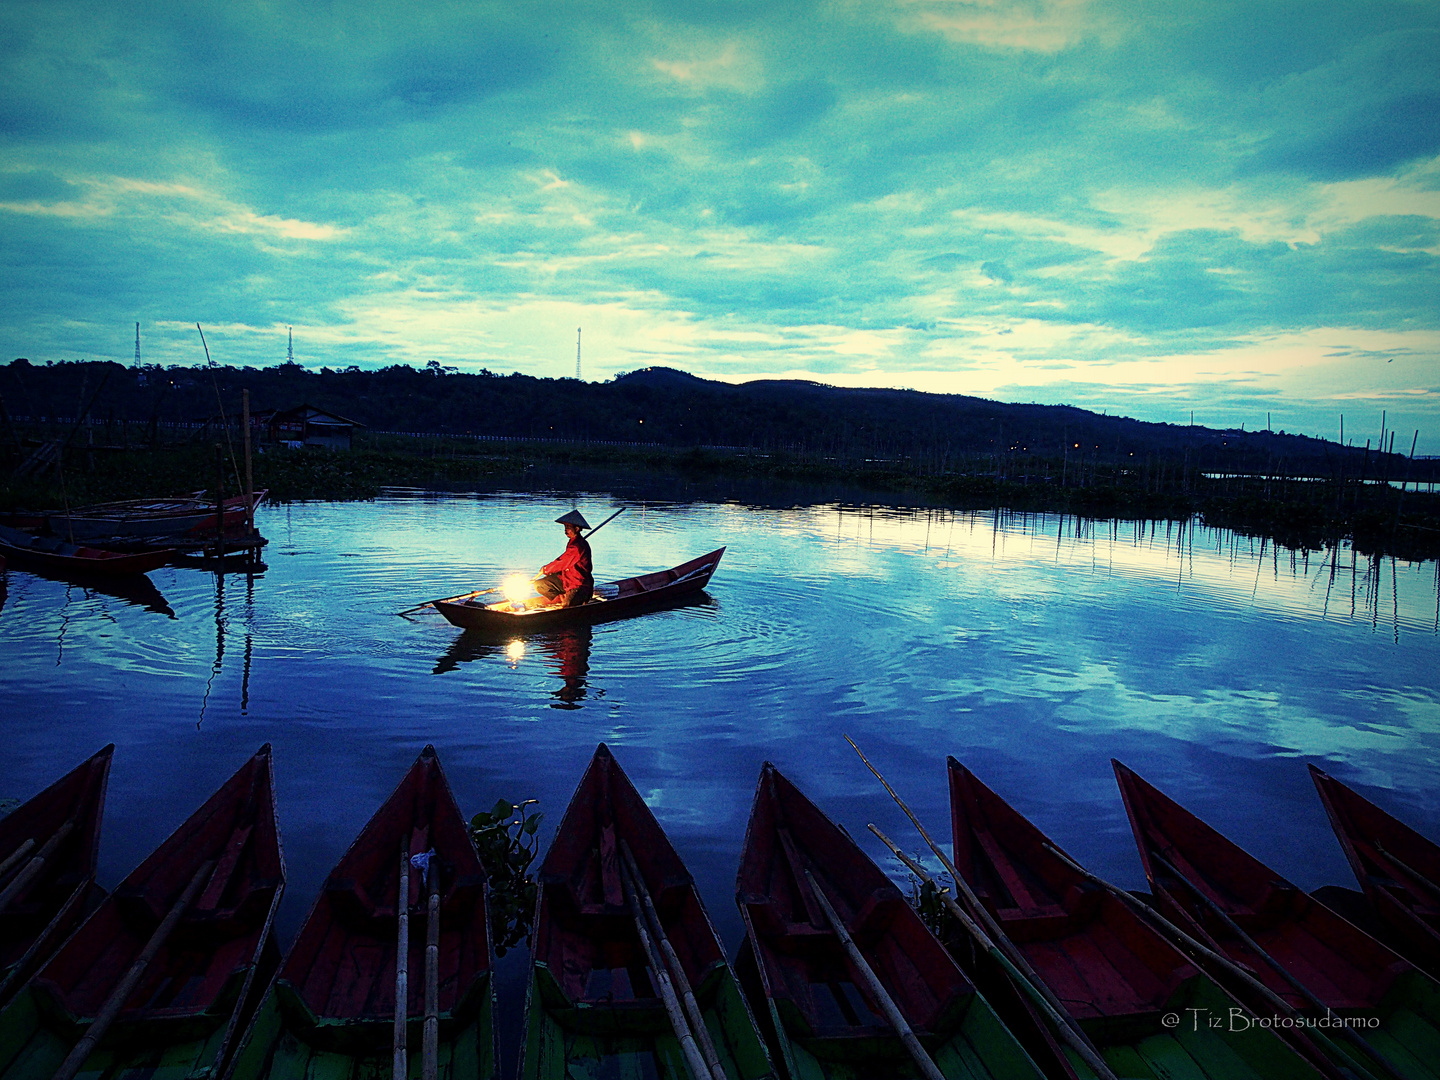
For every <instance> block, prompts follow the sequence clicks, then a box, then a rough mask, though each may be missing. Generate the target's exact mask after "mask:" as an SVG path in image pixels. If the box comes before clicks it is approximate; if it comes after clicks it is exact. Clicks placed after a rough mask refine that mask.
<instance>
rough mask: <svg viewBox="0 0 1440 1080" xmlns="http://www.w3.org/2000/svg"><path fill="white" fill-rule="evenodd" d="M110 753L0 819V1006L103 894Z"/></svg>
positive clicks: (81, 766)
mask: <svg viewBox="0 0 1440 1080" xmlns="http://www.w3.org/2000/svg"><path fill="white" fill-rule="evenodd" d="M114 752H115V746H114V744H113V743H112V744H111V745H109V746H107V747H105V748H104V749H103V750H101V751H100V752H99V753H97V754H96V755H95V756H94V757H91V758H90V759H89V760H87V761H83V762H81V763H80V764H79V765H77V766H76V767H75V768H74V769H72V770H70V772H68V773H66V774H65V775H64V776H62V777H61V778H60V779H59V780H56V781H55V782H54V783H53V784H51V785H50V786H49V787H47V788H46V789H45V790H44V791H42V792H40V794H38V795H36V796H35V797H34V798H32V799H31V800H30V801H29V802H27V803H25V804H24V805H23V806H20V807H18V808H17V809H15V810H14V811H12V812H11V813H10V814H9V815H8V816H6V817H5V818H4V819H3V820H0V864H3V865H4V866H6V867H7V869H6V870H5V872H4V873H3V874H0V890H3V891H0V974H3V980H4V981H3V983H0V1004H3V1003H4V1002H6V1001H8V1000H9V999H10V998H11V997H12V996H13V995H14V993H15V992H16V991H18V990H19V989H20V988H21V987H22V986H23V985H24V984H25V981H26V980H27V979H28V978H29V977H30V976H31V975H32V974H34V972H35V970H36V968H38V967H39V965H41V964H43V963H44V962H45V961H46V960H48V959H49V958H50V954H51V953H52V952H53V951H54V950H55V949H56V948H57V947H58V946H59V945H60V943H61V942H63V941H64V940H65V938H66V937H68V936H69V934H70V931H72V930H74V929H75V927H76V926H78V925H79V923H80V920H81V919H83V918H84V917H85V916H86V915H88V914H89V913H90V911H91V910H93V908H94V906H95V904H97V903H99V901H100V899H101V898H103V897H104V895H105V890H104V889H102V888H100V887H99V886H98V885H96V884H95V861H96V857H97V856H98V854H99V850H100V821H101V818H102V817H103V816H104V812H105V789H106V786H107V785H108V783H109V780H110V759H111V757H112V756H113V755H114ZM62 830H63V832H62Z"/></svg>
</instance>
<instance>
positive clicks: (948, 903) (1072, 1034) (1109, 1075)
mask: <svg viewBox="0 0 1440 1080" xmlns="http://www.w3.org/2000/svg"><path fill="white" fill-rule="evenodd" d="M869 828H870V831H871V832H872V833H874V834H875V835H876V836H877V837H879V838H880V842H881V843H882V844H884V845H885V846H886V847H887V848H889V849H890V850H891V852H892V853H893V854H894V855H895V857H896V858H898V859H899V860H900V861H901V862H903V863H904V864H905V866H906V868H907V869H908V870H909V871H910V872H911V873H912V874H914V875H915V876H916V877H918V878H919V879H920V880H921V881H927V882H929V883H930V885H931V887H932V888H934V890H935V893H936V895H937V896H939V897H940V899H941V900H942V901H943V902H944V904H945V907H946V909H947V910H948V911H949V912H950V914H951V915H953V916H955V919H956V921H957V922H959V923H960V925H961V926H963V927H964V928H965V929H966V931H967V932H968V933H969V934H970V936H971V937H972V938H974V939H975V941H976V942H977V943H978V944H979V946H980V947H981V948H982V949H984V950H985V952H986V953H988V954H989V955H990V956H991V957H992V958H993V959H994V960H995V962H996V963H998V964H999V965H1000V966H1001V967H1002V968H1004V969H1005V974H1006V976H1007V977H1008V978H1009V979H1010V981H1011V982H1012V983H1014V984H1015V986H1016V987H1017V988H1019V989H1020V990H1021V992H1023V993H1024V994H1025V996H1026V997H1028V998H1029V999H1030V1002H1031V1003H1032V1004H1033V1005H1034V1006H1035V1007H1036V1008H1038V1009H1039V1010H1040V1011H1041V1012H1042V1013H1043V1014H1044V1015H1045V1019H1046V1021H1047V1022H1048V1023H1049V1024H1050V1026H1051V1027H1052V1028H1053V1029H1054V1030H1055V1034H1057V1035H1058V1036H1060V1038H1061V1040H1062V1041H1063V1042H1064V1043H1065V1044H1066V1045H1067V1046H1069V1047H1070V1049H1072V1050H1074V1051H1075V1053H1077V1054H1079V1055H1080V1058H1081V1060H1083V1061H1084V1062H1085V1064H1086V1065H1089V1066H1090V1068H1091V1069H1092V1070H1093V1071H1094V1072H1095V1075H1096V1076H1097V1077H1099V1078H1100V1080H1117V1077H1116V1076H1115V1073H1114V1072H1113V1071H1112V1070H1111V1068H1110V1066H1109V1065H1108V1064H1107V1063H1106V1061H1105V1059H1104V1058H1103V1057H1101V1056H1100V1054H1099V1052H1098V1051H1097V1050H1096V1048H1095V1045H1094V1044H1093V1043H1091V1042H1090V1040H1089V1038H1088V1037H1087V1036H1086V1035H1085V1034H1084V1033H1083V1032H1081V1031H1079V1030H1078V1025H1077V1023H1076V1021H1075V1018H1074V1017H1073V1016H1071V1015H1070V1014H1069V1012H1056V1010H1055V1008H1054V1006H1052V1005H1051V1004H1050V1002H1049V1001H1048V1000H1047V999H1046V997H1045V995H1044V994H1042V993H1040V991H1039V990H1038V989H1037V988H1036V987H1035V985H1034V984H1033V983H1032V982H1031V981H1030V980H1029V979H1027V978H1026V977H1025V976H1024V975H1023V974H1022V973H1021V971H1020V969H1019V968H1017V967H1016V966H1015V965H1014V964H1012V963H1011V962H1010V958H1009V957H1008V956H1006V955H1005V954H1004V952H1002V951H1001V950H1000V948H999V947H998V946H997V945H996V944H995V943H994V942H993V941H991V940H990V937H989V935H987V934H986V933H985V931H984V930H983V929H981V927H980V925H979V924H978V923H976V922H975V921H974V920H973V919H971V918H970V916H969V915H967V914H966V913H965V911H964V909H963V908H961V907H960V905H959V904H957V903H956V902H955V898H954V897H953V896H951V895H950V894H949V893H948V892H945V891H942V890H941V888H940V885H939V883H938V882H936V880H935V879H934V878H933V877H931V876H930V874H929V873H928V872H927V871H926V870H925V868H924V867H923V866H921V865H920V864H919V863H917V862H916V861H915V860H914V859H912V858H910V857H909V856H908V855H906V854H905V853H904V852H903V851H901V850H900V847H899V845H898V844H896V843H895V842H894V841H893V840H891V839H890V838H889V837H888V836H886V835H885V834H884V833H883V832H881V831H880V829H879V828H878V827H877V826H875V825H871V826H869Z"/></svg>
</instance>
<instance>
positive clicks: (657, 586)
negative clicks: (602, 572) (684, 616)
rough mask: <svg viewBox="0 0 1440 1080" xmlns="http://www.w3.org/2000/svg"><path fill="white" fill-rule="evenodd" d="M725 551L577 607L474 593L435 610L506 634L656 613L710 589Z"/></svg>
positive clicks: (602, 589)
mask: <svg viewBox="0 0 1440 1080" xmlns="http://www.w3.org/2000/svg"><path fill="white" fill-rule="evenodd" d="M724 554H725V549H724V548H723V547H722V548H717V549H716V550H715V551H712V552H710V553H709V554H708V555H701V556H700V557H699V558H698V559H691V560H690V561H689V562H685V563H681V564H680V565H679V566H674V567H671V568H670V569H669V570H657V571H655V572H654V573H653V574H641V575H640V576H638V577H632V578H624V579H622V580H620V581H611V582H607V583H605V584H602V585H596V586H595V596H594V598H593V599H591V600H589V601H587V602H586V603H584V604H580V605H578V606H576V607H568V608H532V609H529V610H521V611H516V610H514V607H515V605H513V604H511V603H510V602H509V601H507V600H501V601H499V602H498V603H487V602H486V601H485V600H482V599H480V598H479V597H478V596H474V594H464V595H461V596H456V597H452V598H451V599H449V600H436V601H435V602H434V604H435V609H436V610H437V611H439V612H440V614H441V615H444V616H445V618H447V619H449V620H450V621H451V622H452V623H454V624H455V625H456V626H462V627H464V628H465V629H467V630H490V631H498V632H500V633H504V634H511V635H514V634H529V633H534V632H538V631H541V630H556V629H559V628H560V627H563V626H574V625H576V624H586V623H601V622H610V621H611V620H613V619H624V618H628V617H629V616H631V615H639V614H641V613H642V612H647V611H655V610H657V609H659V608H663V607H666V606H667V605H670V604H674V603H676V602H678V601H681V600H683V599H684V598H685V597H688V596H693V595H694V594H695V593H697V592H699V591H700V590H701V589H703V588H705V586H706V585H708V584H710V578H711V577H712V576H713V575H714V573H715V568H716V567H717V566H719V565H720V557H721V556H722V555H724Z"/></svg>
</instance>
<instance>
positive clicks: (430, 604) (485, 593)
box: [395, 585, 504, 615]
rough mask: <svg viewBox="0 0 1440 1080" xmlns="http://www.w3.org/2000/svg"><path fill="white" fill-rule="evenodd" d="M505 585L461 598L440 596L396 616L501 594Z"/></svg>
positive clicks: (476, 591) (481, 590) (467, 594)
mask: <svg viewBox="0 0 1440 1080" xmlns="http://www.w3.org/2000/svg"><path fill="white" fill-rule="evenodd" d="M502 588H504V586H503V585H496V586H495V587H494V588H493V589H476V590H475V591H474V592H467V593H461V594H460V595H459V596H439V597H436V598H435V599H434V600H426V601H425V602H424V603H423V604H416V605H415V606H414V607H411V608H406V609H405V610H404V611H397V612H396V613H395V614H396V615H413V614H415V612H417V611H421V610H423V609H424V608H427V607H434V606H435V605H436V604H450V603H454V602H455V601H457V600H469V599H470V598H471V597H474V596H488V595H489V594H490V593H492V592H499V591H500V590H501V589H502Z"/></svg>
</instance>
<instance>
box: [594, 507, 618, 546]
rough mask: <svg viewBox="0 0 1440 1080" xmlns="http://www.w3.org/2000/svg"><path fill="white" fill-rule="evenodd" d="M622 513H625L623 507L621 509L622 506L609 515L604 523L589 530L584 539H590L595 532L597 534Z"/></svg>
mask: <svg viewBox="0 0 1440 1080" xmlns="http://www.w3.org/2000/svg"><path fill="white" fill-rule="evenodd" d="M624 512H625V507H623V506H622V507H620V509H619V510H616V511H615V512H614V513H613V514H611V515H610V516H609V517H608V518H606V519H605V520H604V521H602V522H600V524H599V525H596V526H595V527H594V528H593V529H591V530H590V531H589V532H588V533H586V537H585V538H586V539H587V540H588V539H589V538H590V537H592V536H594V535H595V534H596V533H597V532H599V531H600V530H601V529H603V528H604V527H605V526H606V525H609V524H610V522H612V521H614V520H615V519H616V518H617V517H619V516H620V515H621V514H623V513H624Z"/></svg>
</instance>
